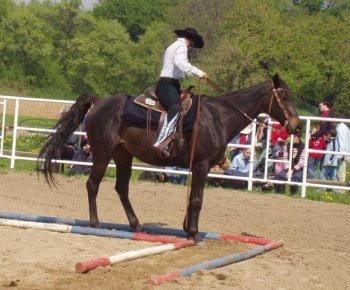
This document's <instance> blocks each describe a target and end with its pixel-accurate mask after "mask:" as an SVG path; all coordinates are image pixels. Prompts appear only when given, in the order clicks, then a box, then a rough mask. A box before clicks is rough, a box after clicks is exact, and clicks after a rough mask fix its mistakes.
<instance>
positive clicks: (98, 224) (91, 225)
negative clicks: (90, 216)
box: [90, 222, 101, 229]
mask: <svg viewBox="0 0 350 290" xmlns="http://www.w3.org/2000/svg"><path fill="white" fill-rule="evenodd" d="M90 227H92V228H94V229H100V228H101V224H100V223H99V222H97V223H96V222H94V223H92V222H90Z"/></svg>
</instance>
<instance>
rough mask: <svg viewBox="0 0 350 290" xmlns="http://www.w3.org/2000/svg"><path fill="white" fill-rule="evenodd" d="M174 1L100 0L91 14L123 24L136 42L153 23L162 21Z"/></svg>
mask: <svg viewBox="0 0 350 290" xmlns="http://www.w3.org/2000/svg"><path fill="white" fill-rule="evenodd" d="M174 2H176V1H174V0H101V1H100V3H99V4H97V5H96V6H95V7H94V9H93V14H94V15H95V16H97V17H100V18H104V19H114V20H117V21H118V22H120V23H121V24H123V25H124V26H125V27H126V29H127V31H128V33H129V35H130V37H131V39H132V40H133V41H137V40H138V39H139V37H140V35H142V34H144V32H145V31H146V29H147V26H148V25H149V24H151V23H152V22H153V21H155V20H157V21H159V20H162V19H163V13H164V11H166V9H167V8H168V7H169V6H171V5H173V4H174Z"/></svg>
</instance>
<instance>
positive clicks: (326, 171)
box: [319, 129, 339, 191]
mask: <svg viewBox="0 0 350 290" xmlns="http://www.w3.org/2000/svg"><path fill="white" fill-rule="evenodd" d="M326 143H327V148H326V150H327V151H333V152H335V153H336V152H338V150H339V145H338V140H337V131H336V130H335V129H332V130H330V131H329V132H328V134H327V140H326ZM337 162H338V158H337V156H336V154H333V153H326V154H325V156H324V161H323V167H322V170H321V173H320V177H321V179H322V180H326V179H330V180H337ZM325 190H326V189H325V188H321V189H320V190H319V191H325ZM334 191H335V190H334Z"/></svg>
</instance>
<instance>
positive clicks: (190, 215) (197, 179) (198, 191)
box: [184, 162, 209, 242]
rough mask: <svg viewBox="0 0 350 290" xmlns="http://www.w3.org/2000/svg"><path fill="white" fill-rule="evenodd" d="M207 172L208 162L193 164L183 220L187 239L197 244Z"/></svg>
mask: <svg viewBox="0 0 350 290" xmlns="http://www.w3.org/2000/svg"><path fill="white" fill-rule="evenodd" d="M208 172H209V164H208V162H200V163H195V164H194V165H193V168H192V183H191V194H190V198H189V203H188V208H187V214H186V216H185V220H184V231H185V232H186V233H187V237H188V238H190V239H193V240H194V241H195V242H199V241H200V240H201V239H200V237H199V232H198V222H199V214H200V211H201V209H202V204H203V193H204V185H205V181H206V179H207V175H208Z"/></svg>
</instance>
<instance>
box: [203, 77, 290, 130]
mask: <svg viewBox="0 0 350 290" xmlns="http://www.w3.org/2000/svg"><path fill="white" fill-rule="evenodd" d="M207 82H208V84H209V85H211V86H212V87H213V88H214V89H215V90H216V91H217V92H218V93H219V94H220V95H221V96H222V97H224V99H225V101H226V102H228V103H229V104H230V105H231V106H233V107H234V108H235V109H236V110H237V111H239V112H240V113H241V114H242V115H243V116H244V117H246V118H247V119H248V120H249V121H251V122H252V123H255V124H257V125H261V126H263V128H268V127H270V129H271V130H273V131H276V132H281V131H283V130H284V129H285V128H286V127H287V126H288V123H289V116H288V113H287V110H286V109H285V107H284V106H283V104H282V103H281V99H280V95H279V92H280V91H283V89H281V88H277V89H276V88H274V89H273V90H272V95H271V98H270V104H269V112H268V115H269V116H270V113H271V108H272V102H273V99H274V98H275V99H276V101H277V104H278V105H279V107H280V108H281V110H282V111H283V114H284V116H285V118H286V121H285V122H284V125H283V127H282V128H281V129H276V128H274V127H272V126H271V125H266V122H261V121H258V122H257V121H255V120H253V119H252V118H251V117H250V116H248V114H247V113H246V112H244V111H243V110H242V109H241V108H239V107H238V106H237V105H236V104H235V103H234V102H232V101H231V100H230V99H229V98H227V93H226V92H225V91H224V90H223V89H221V88H220V87H219V86H218V85H217V84H215V83H214V82H213V81H212V80H211V79H209V78H207Z"/></svg>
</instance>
